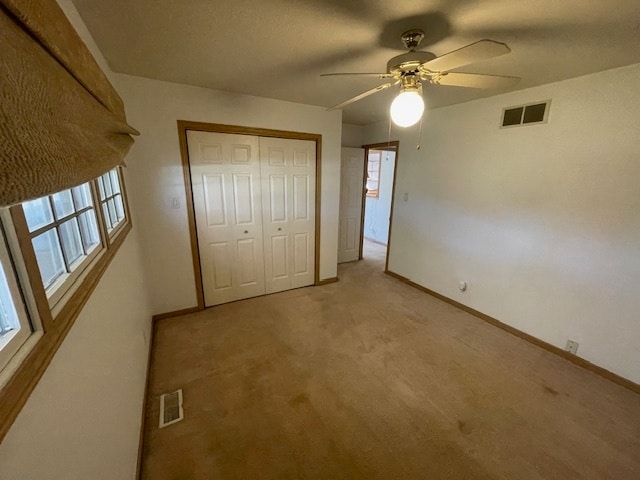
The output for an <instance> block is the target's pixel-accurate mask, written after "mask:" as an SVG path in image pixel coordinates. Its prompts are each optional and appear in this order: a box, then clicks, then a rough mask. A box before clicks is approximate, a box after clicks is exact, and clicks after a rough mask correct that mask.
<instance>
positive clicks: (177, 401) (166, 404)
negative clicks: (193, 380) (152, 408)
mask: <svg viewBox="0 0 640 480" xmlns="http://www.w3.org/2000/svg"><path fill="white" fill-rule="evenodd" d="M183 418H184V411H183V409H182V389H179V390H176V391H175V392H171V393H164V394H162V395H160V428H163V427H166V426H167V425H171V424H172V423H176V422H179V421H180V420H182V419H183Z"/></svg>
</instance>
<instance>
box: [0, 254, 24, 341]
mask: <svg viewBox="0 0 640 480" xmlns="http://www.w3.org/2000/svg"><path fill="white" fill-rule="evenodd" d="M13 330H20V320H19V319H18V313H17V312H16V307H15V306H14V304H13V299H12V298H11V290H9V284H8V283H7V277H6V276H5V274H4V269H3V268H2V265H0V338H2V336H3V335H4V334H5V333H9V332H11V331H13Z"/></svg>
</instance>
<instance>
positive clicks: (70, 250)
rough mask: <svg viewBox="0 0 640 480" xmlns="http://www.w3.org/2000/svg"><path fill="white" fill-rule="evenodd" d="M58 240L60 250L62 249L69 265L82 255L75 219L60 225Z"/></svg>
mask: <svg viewBox="0 0 640 480" xmlns="http://www.w3.org/2000/svg"><path fill="white" fill-rule="evenodd" d="M60 239H61V240H62V248H64V253H65V254H66V255H67V262H69V265H71V264H72V263H73V262H75V261H76V260H78V259H79V258H80V257H81V256H82V255H84V249H83V248H82V239H81V238H80V229H79V228H78V221H77V220H76V219H75V218H72V219H71V220H68V221H66V222H64V223H63V224H62V225H60Z"/></svg>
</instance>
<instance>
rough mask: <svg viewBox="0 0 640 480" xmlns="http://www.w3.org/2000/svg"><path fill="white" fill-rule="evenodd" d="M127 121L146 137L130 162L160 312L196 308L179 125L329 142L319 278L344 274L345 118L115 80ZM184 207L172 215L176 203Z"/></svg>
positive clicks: (209, 92) (308, 108)
mask: <svg viewBox="0 0 640 480" xmlns="http://www.w3.org/2000/svg"><path fill="white" fill-rule="evenodd" d="M115 85H116V88H117V89H118V92H119V93H120V95H121V96H122V98H123V100H124V102H125V105H126V106H127V118H128V120H129V122H130V123H131V125H133V126H135V127H136V128H137V129H138V130H140V132H141V136H140V138H139V139H138V140H137V141H136V143H135V145H134V147H133V149H132V150H131V153H130V154H129V159H130V160H131V166H130V169H131V170H133V171H135V175H136V177H137V178H139V179H140V182H139V183H138V184H137V186H136V188H137V189H138V191H137V192H136V193H137V195H138V199H137V200H138V208H139V218H138V220H137V224H138V225H139V227H140V229H141V230H142V235H143V243H144V245H145V248H144V249H145V260H146V267H147V272H148V273H149V275H148V279H149V286H150V291H151V292H152V303H153V312H154V313H164V312H170V311H175V310H180V309H184V308H189V307H193V306H195V305H196V304H197V300H196V290H195V278H194V271H193V262H192V254H191V244H190V237H189V227H188V223H187V222H188V218H187V210H186V203H185V202H186V192H185V187H184V177H183V170H182V161H181V157H180V148H179V144H178V130H177V125H176V121H177V120H189V121H199V122H209V123H221V124H228V125H242V126H248V127H260V128H271V129H278V130H290V131H297V132H305V133H316V134H321V135H322V192H321V194H322V205H321V209H322V212H321V217H322V220H321V238H320V244H321V249H320V279H326V278H330V277H335V276H336V274H337V268H336V266H337V242H338V206H339V196H340V195H339V193H340V140H341V112H340V111H334V112H326V111H325V110H324V109H323V108H321V107H313V106H307V105H300V104H295V103H289V102H283V101H279V100H271V99H265V98H258V97H251V96H246V95H237V94H232V93H224V92H220V91H214V90H209V89H205V88H198V87H190V86H186V85H179V84H175V83H167V82H160V81H156V80H148V79H143V78H139V77H133V76H128V75H116V76H115ZM173 198H175V199H177V201H178V203H179V208H176V209H174V208H171V203H172V199H173Z"/></svg>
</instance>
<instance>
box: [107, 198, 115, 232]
mask: <svg viewBox="0 0 640 480" xmlns="http://www.w3.org/2000/svg"><path fill="white" fill-rule="evenodd" d="M107 205H108V206H109V217H111V225H113V226H114V227H115V226H116V225H117V224H118V216H117V215H116V203H115V202H114V201H113V198H110V199H109V201H108V202H107Z"/></svg>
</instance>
